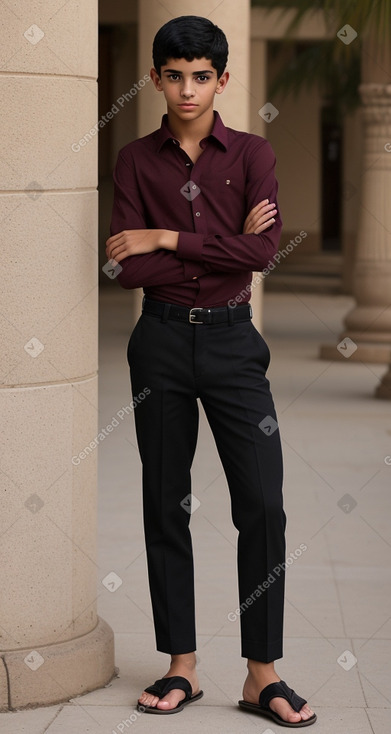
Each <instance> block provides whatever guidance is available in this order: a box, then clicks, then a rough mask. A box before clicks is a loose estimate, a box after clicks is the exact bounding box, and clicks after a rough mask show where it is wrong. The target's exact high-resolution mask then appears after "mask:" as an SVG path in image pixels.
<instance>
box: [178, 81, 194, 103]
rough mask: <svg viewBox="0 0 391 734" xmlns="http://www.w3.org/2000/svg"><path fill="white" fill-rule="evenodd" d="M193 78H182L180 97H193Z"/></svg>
mask: <svg viewBox="0 0 391 734" xmlns="http://www.w3.org/2000/svg"><path fill="white" fill-rule="evenodd" d="M192 85H193V80H192V79H188V80H186V79H184V81H183V85H182V89H181V95H182V97H186V99H188V98H189V97H194V89H193V86H192Z"/></svg>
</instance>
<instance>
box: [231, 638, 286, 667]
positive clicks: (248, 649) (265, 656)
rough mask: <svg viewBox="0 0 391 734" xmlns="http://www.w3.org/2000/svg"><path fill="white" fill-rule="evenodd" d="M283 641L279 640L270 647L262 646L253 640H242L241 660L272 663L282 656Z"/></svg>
mask: <svg viewBox="0 0 391 734" xmlns="http://www.w3.org/2000/svg"><path fill="white" fill-rule="evenodd" d="M282 649H283V641H282V640H279V641H278V642H274V643H273V644H271V645H263V644H259V643H256V642H254V640H242V652H241V656H242V658H249V659H250V660H257V661H259V662H260V663H272V662H273V661H274V660H278V659H279V658H282V656H283V651H282Z"/></svg>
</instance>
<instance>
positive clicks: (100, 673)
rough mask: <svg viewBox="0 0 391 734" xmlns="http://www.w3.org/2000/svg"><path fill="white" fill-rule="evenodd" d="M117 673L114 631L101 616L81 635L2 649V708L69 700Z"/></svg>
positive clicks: (29, 706) (51, 703) (24, 706)
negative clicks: (33, 645)
mask: <svg viewBox="0 0 391 734" xmlns="http://www.w3.org/2000/svg"><path fill="white" fill-rule="evenodd" d="M41 658H42V660H41ZM25 660H27V662H25ZM114 675H115V668H114V633H113V630H112V629H111V627H110V626H109V625H108V624H107V622H105V621H104V620H103V619H101V618H100V617H98V624H97V625H96V627H95V628H94V629H93V630H92V631H91V632H89V633H88V634H87V635H83V636H82V637H76V638H75V639H73V640H68V641H67V642H60V643H58V644H57V643H56V644H54V645H47V646H45V647H37V648H35V649H34V650H32V649H31V648H29V649H23V650H10V651H4V652H1V661H0V682H1V681H3V680H4V682H5V688H2V691H3V692H2V693H1V695H0V711H16V710H19V709H24V708H36V707H37V706H49V705H53V704H56V703H61V702H63V701H69V700H70V699H71V698H74V697H75V696H80V695H81V694H83V693H88V692H89V691H94V690H95V689H96V688H102V687H103V686H104V685H106V684H107V683H108V682H109V681H110V680H111V679H112V678H113V676H114Z"/></svg>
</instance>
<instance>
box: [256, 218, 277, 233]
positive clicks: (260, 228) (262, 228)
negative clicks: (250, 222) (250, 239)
mask: <svg viewBox="0 0 391 734" xmlns="http://www.w3.org/2000/svg"><path fill="white" fill-rule="evenodd" d="M275 221H276V220H275V219H274V218H272V219H268V221H267V222H264V224H261V225H260V226H259V227H257V228H256V230H255V232H254V234H260V233H261V232H264V231H265V229H267V228H268V227H270V226H271V225H272V224H274V222H275Z"/></svg>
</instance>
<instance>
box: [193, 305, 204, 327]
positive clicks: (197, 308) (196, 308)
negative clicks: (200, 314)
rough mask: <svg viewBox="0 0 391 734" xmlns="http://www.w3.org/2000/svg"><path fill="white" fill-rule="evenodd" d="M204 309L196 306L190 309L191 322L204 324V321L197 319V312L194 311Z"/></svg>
mask: <svg viewBox="0 0 391 734" xmlns="http://www.w3.org/2000/svg"><path fill="white" fill-rule="evenodd" d="M203 310H204V309H203V308H200V307H196V306H195V307H194V308H191V309H190V311H189V321H190V323H191V324H203V323H204V322H203V321H196V316H197V314H195V313H193V311H203Z"/></svg>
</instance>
